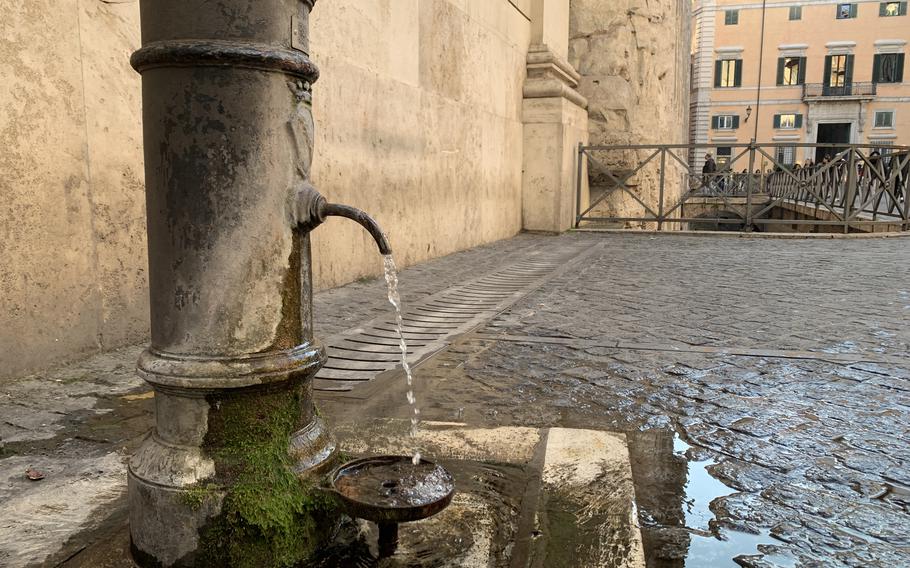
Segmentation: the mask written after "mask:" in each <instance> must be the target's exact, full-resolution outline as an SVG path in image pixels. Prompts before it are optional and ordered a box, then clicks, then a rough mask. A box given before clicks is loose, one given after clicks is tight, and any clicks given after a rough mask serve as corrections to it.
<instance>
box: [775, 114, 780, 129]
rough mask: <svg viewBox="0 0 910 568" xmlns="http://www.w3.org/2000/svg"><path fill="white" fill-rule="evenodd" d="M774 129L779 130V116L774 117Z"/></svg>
mask: <svg viewBox="0 0 910 568" xmlns="http://www.w3.org/2000/svg"><path fill="white" fill-rule="evenodd" d="M774 128H780V115H779V114H775V115H774Z"/></svg>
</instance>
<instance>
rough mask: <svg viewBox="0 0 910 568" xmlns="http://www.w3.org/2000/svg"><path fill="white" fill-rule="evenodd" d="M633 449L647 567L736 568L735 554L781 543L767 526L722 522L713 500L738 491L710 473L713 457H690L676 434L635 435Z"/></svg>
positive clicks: (770, 559) (768, 558) (773, 559)
mask: <svg viewBox="0 0 910 568" xmlns="http://www.w3.org/2000/svg"><path fill="white" fill-rule="evenodd" d="M629 449H630V452H631V457H632V464H633V465H632V469H633V474H634V476H635V490H636V498H637V501H638V505H639V507H640V509H641V516H640V518H641V522H642V537H643V539H644V544H645V554H646V557H647V559H648V566H649V567H652V568H684V567H685V568H703V567H707V566H710V567H712V568H715V567H717V568H726V567H730V568H738V567H739V564H737V563H736V562H735V561H734V560H733V559H734V558H736V557H738V556H758V555H762V552H761V550H760V549H759V545H780V544H781V543H780V542H779V541H777V540H776V539H775V538H774V537H772V536H771V534H770V532H769V531H768V530H767V529H764V530H762V531H761V532H759V533H758V534H752V533H747V532H743V531H737V530H732V529H729V528H727V527H722V526H721V524H720V523H719V522H718V519H717V518H716V517H715V514H714V513H713V512H712V511H711V502H712V501H714V500H716V499H718V498H720V497H724V496H726V495H730V494H732V493H736V491H737V490H736V489H733V488H730V487H728V486H727V485H724V484H723V483H721V482H720V481H719V480H717V479H715V478H714V477H713V476H712V475H711V474H710V473H708V469H707V468H708V467H710V466H712V465H714V463H715V462H713V461H712V460H705V461H688V459H687V457H686V453H687V452H688V450H689V449H690V446H689V444H687V443H686V442H684V441H683V440H682V439H680V438H679V436H678V435H676V434H675V433H674V432H672V431H670V430H662V431H657V430H652V431H647V432H640V433H632V434H630V448H629ZM689 453H690V454H691V453H692V452H689ZM763 548H764V547H763ZM763 561H764V562H765V563H766V565H769V566H781V567H788V566H794V565H795V563H796V561H795V559H793V558H790V557H787V556H785V555H783V554H774V555H764V557H763ZM763 565H765V564H763Z"/></svg>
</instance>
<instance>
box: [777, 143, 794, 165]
mask: <svg viewBox="0 0 910 568" xmlns="http://www.w3.org/2000/svg"><path fill="white" fill-rule="evenodd" d="M776 154H777V155H776V159H777V162H778V163H779V164H782V165H784V166H792V165H793V162H794V161H795V159H794V158H795V157H796V148H794V147H793V146H779V147H778V148H777V152H776Z"/></svg>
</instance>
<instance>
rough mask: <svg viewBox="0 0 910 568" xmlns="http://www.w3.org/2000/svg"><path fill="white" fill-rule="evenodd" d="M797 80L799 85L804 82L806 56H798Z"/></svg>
mask: <svg viewBox="0 0 910 568" xmlns="http://www.w3.org/2000/svg"><path fill="white" fill-rule="evenodd" d="M797 82H798V83H799V84H800V85H803V84H805V82H806V58H805V57H800V58H799V76H798V78H797Z"/></svg>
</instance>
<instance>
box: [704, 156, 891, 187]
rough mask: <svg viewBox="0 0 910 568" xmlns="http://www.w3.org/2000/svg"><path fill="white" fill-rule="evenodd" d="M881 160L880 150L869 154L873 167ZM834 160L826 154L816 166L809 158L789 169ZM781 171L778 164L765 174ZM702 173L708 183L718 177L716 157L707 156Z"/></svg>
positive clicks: (840, 157)
mask: <svg viewBox="0 0 910 568" xmlns="http://www.w3.org/2000/svg"><path fill="white" fill-rule="evenodd" d="M881 159H882V155H881V153H880V152H879V151H878V150H873V151H872V153H871V154H869V163H870V164H871V165H872V166H873V167H875V166H876V165H878V164H879V163H880V162H881ZM832 160H834V157H833V156H831V154H827V153H826V154H825V155H824V157H822V160H821V161H820V162H819V163H818V164H816V163H815V162H814V161H813V160H812V158H807V159H806V162H805V163H804V164H800V163H799V162H795V163H794V164H792V165H790V167H789V169H790V170H791V171H795V170H802V169H808V168H814V167H816V166H826V165H828V164H830V163H831V161H832ZM846 161H847V160H846V158H845V157H844V156H839V158H838V162H840V163H846ZM864 166H865V163H864V162H862V161H861V162H860V164H859V168H860V171H862V168H863V167H864ZM780 171H783V168H782V167H781V166H780V165H779V164H778V165H776V166H775V167H773V168H768V170H767V171H766V172H765V174H766V175H771V174H773V173H775V172H780ZM730 172H731V173H732V170H730ZM701 173H702V176H703V178H704V179H705V180H706V183H707V180H708V179H710V178H712V177H716V176H717V174H718V171H717V162H715V161H714V157H713V156H712V155H711V154H710V153H707V154H705V164H704V165H703V166H702V168H701ZM720 173H724V172H723V171H722V172H720ZM740 173H742V174H747V173H749V170H748V169H745V168H744V169H743V171H742V172H740ZM754 173H755V174H756V175H761V173H762V171H761V169H756V170H755V172H754Z"/></svg>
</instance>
